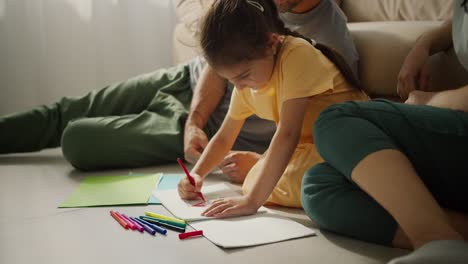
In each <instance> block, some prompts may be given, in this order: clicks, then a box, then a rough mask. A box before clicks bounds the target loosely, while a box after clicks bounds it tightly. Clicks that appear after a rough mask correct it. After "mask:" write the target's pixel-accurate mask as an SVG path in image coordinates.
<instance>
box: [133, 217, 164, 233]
mask: <svg viewBox="0 0 468 264" xmlns="http://www.w3.org/2000/svg"><path fill="white" fill-rule="evenodd" d="M138 220H140V221H142V222H144V223H145V225H147V226H150V227H151V228H153V229H154V230H156V232H158V233H160V234H163V235H165V234H166V233H167V230H166V229H164V228H161V227H159V226H157V225H154V224H152V223H149V222H147V221H145V220H143V219H138Z"/></svg>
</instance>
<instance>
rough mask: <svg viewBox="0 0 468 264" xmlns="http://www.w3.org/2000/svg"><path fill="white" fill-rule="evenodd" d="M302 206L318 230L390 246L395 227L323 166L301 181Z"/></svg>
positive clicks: (364, 195)
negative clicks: (317, 226)
mask: <svg viewBox="0 0 468 264" xmlns="http://www.w3.org/2000/svg"><path fill="white" fill-rule="evenodd" d="M301 199H302V206H303V208H304V210H305V212H306V213H307V215H308V216H309V217H310V218H311V219H312V220H313V221H314V222H315V223H317V224H318V225H319V226H320V228H323V229H326V230H329V231H333V232H335V233H338V234H342V235H346V236H350V237H353V238H357V239H360V240H364V241H368V242H372V243H378V244H383V245H387V246H391V245H392V241H393V237H394V235H395V232H396V230H397V227H398V224H397V222H396V221H395V220H394V219H393V217H392V216H391V215H390V214H389V213H388V212H387V211H386V210H385V209H384V208H383V207H382V206H380V205H379V204H378V203H377V202H376V201H375V200H374V199H372V197H370V196H369V195H368V194H367V193H365V192H364V191H363V190H362V189H361V188H359V187H358V186H357V185H356V184H354V183H353V182H352V181H350V180H349V179H348V178H346V177H345V176H344V175H343V174H342V173H341V172H339V171H338V170H337V169H335V168H333V167H332V166H330V164H327V163H321V164H317V165H315V166H314V167H312V168H311V169H309V170H308V171H307V172H306V173H305V175H304V178H303V179H302V194H301Z"/></svg>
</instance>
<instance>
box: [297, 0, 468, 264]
mask: <svg viewBox="0 0 468 264" xmlns="http://www.w3.org/2000/svg"><path fill="white" fill-rule="evenodd" d="M466 2H467V1H460V0H457V1H455V2H454V17H453V21H450V22H448V23H446V24H444V25H443V26H441V28H440V29H438V30H435V31H433V32H429V33H427V34H425V35H423V36H421V37H420V38H419V39H418V41H417V43H416V45H415V47H414V48H413V50H412V51H411V52H410V54H409V55H408V57H407V59H406V60H405V63H404V65H403V67H402V70H401V71H400V77H401V79H400V82H399V87H398V91H399V93H400V95H402V96H407V95H408V94H410V96H409V98H408V100H407V103H406V104H400V103H394V102H390V101H386V100H374V101H369V102H359V103H358V102H348V103H344V104H339V105H334V106H331V107H329V108H328V109H326V110H325V111H324V112H323V113H322V114H321V115H320V117H319V118H318V120H317V122H316V124H315V129H314V131H315V134H314V138H315V142H316V146H317V149H318V151H319V153H320V154H321V155H322V157H323V158H324V160H325V163H322V164H319V165H317V166H314V167H313V168H311V169H310V170H309V171H308V172H307V173H306V175H305V176H304V178H303V193H302V202H303V206H304V209H305V211H306V212H307V214H308V215H309V216H310V217H311V218H312V219H313V220H315V221H316V222H317V223H318V224H319V225H320V226H321V227H323V228H325V229H328V230H331V231H334V232H337V233H341V234H345V235H349V236H352V237H355V238H358V239H362V240H366V241H370V242H376V243H381V244H385V245H393V246H397V247H404V248H414V249H416V250H415V251H414V252H413V253H411V254H410V255H408V256H404V257H402V258H398V259H395V260H392V261H391V262H390V263H392V264H402V263H418V264H419V263H467V260H468V243H466V242H465V241H464V240H466V239H468V195H466V193H467V190H468V177H467V176H466V174H467V172H468V163H467V162H466V161H467V156H468V100H467V98H468V85H467V86H463V87H460V88H459V89H456V90H451V91H445V92H440V93H427V92H421V91H414V89H415V88H419V87H417V85H418V84H422V83H424V82H418V81H416V80H420V78H421V75H420V73H421V69H423V67H424V64H425V62H426V60H427V57H429V56H430V54H433V53H435V52H437V51H441V50H445V49H447V48H449V47H451V46H453V47H454V49H455V52H456V54H457V57H458V58H459V60H460V62H462V64H463V65H464V66H465V68H466V69H467V71H468V39H467V38H466V32H467V30H468V10H467V7H466ZM467 74H468V72H467ZM414 84H416V85H414ZM409 85H413V87H408V86H409ZM415 104H419V105H415ZM343 128H346V129H343Z"/></svg>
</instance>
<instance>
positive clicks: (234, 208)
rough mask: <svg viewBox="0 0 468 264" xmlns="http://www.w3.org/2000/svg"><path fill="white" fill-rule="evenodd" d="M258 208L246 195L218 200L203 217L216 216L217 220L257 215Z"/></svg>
mask: <svg viewBox="0 0 468 264" xmlns="http://www.w3.org/2000/svg"><path fill="white" fill-rule="evenodd" d="M258 208H259V206H257V205H255V204H254V203H253V202H252V201H250V200H249V199H248V198H247V196H245V195H244V196H240V197H233V198H224V199H219V200H216V201H214V202H213V203H212V204H211V206H210V207H208V209H206V210H205V211H204V212H203V213H202V215H203V216H208V217H211V216H214V217H216V218H223V217H229V216H241V215H251V214H255V213H256V212H257V210H258Z"/></svg>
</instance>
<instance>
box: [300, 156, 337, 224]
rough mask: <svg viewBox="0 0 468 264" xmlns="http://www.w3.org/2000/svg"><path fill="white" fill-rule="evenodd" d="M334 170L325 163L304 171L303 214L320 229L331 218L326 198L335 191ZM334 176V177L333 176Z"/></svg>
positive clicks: (331, 213) (331, 214)
mask: <svg viewBox="0 0 468 264" xmlns="http://www.w3.org/2000/svg"><path fill="white" fill-rule="evenodd" d="M336 174H337V173H336V170H335V169H334V168H332V167H331V166H330V165H329V164H327V163H320V164H317V165H315V166H314V167H312V168H310V169H309V170H308V171H306V173H305V175H304V177H303V179H302V188H301V189H302V193H301V202H302V207H303V208H304V211H305V213H306V214H307V215H308V216H309V217H310V218H311V219H312V220H313V221H314V222H315V223H317V224H318V225H319V226H320V227H324V228H327V227H328V226H329V225H330V223H331V222H333V221H332V220H333V219H331V218H332V217H333V208H330V207H329V205H330V204H329V203H327V197H330V192H333V190H334V189H336V188H337V187H338V186H337V185H338V184H339V183H337V179H336V177H340V176H338V175H336ZM334 175H335V176H334Z"/></svg>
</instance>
